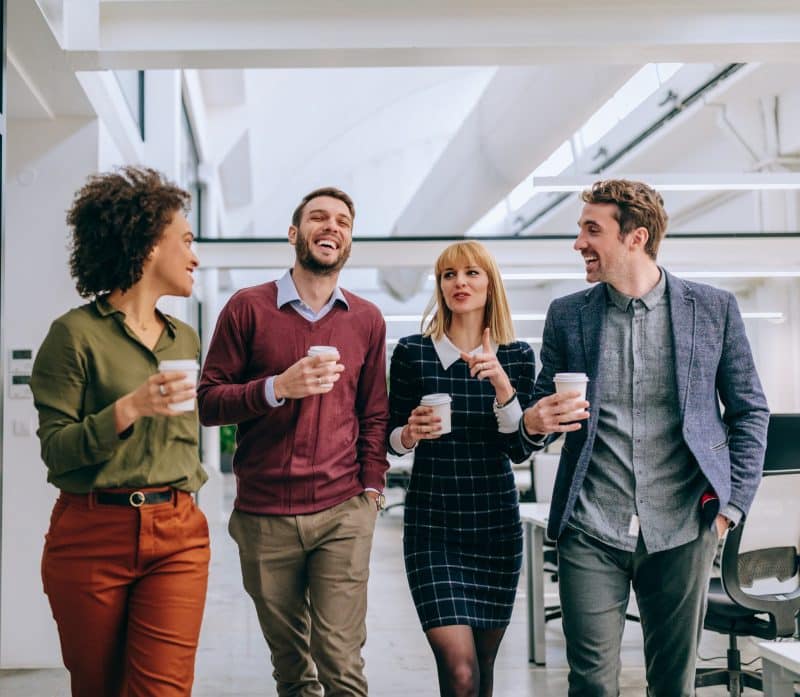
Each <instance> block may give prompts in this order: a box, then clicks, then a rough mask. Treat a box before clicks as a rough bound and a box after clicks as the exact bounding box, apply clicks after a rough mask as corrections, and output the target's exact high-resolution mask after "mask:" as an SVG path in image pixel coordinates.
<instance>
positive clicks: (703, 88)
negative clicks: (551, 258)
mask: <svg viewBox="0 0 800 697" xmlns="http://www.w3.org/2000/svg"><path fill="white" fill-rule="evenodd" d="M744 66H745V63H731V64H730V65H727V66H726V67H725V68H723V69H722V70H720V71H719V72H718V73H717V74H716V75H714V76H713V77H712V78H710V79H709V80H707V81H706V82H704V83H703V84H702V85H700V87H698V88H697V89H696V90H695V91H694V92H692V93H691V94H689V95H688V96H687V97H686V98H685V99H683V100H681V101H680V102H678V103H677V104H676V105H675V106H674V107H673V108H672V109H670V110H669V111H668V112H667V113H666V114H664V115H663V116H662V117H661V118H659V119H658V120H656V121H655V122H654V123H653V124H651V125H650V126H648V127H647V128H646V129H645V130H643V131H642V132H641V133H639V134H638V135H637V136H635V137H634V138H632V139H631V140H629V141H628V142H627V143H626V144H625V145H623V146H622V147H621V148H619V149H618V150H616V151H614V152H613V153H612V154H611V155H610V156H609V157H607V158H606V159H605V160H603V162H602V163H601V164H600V165H599V166H597V167H595V168H594V169H593V170H591V171H590V172H589V174H600V173H602V172H603V171H604V170H606V169H608V168H609V167H611V166H612V165H614V164H615V163H616V162H617V161H618V160H620V159H621V158H623V157H625V155H627V154H628V153H629V152H631V151H632V150H633V149H634V148H636V147H637V146H639V145H640V144H641V143H643V142H644V141H645V140H647V139H648V138H650V136H652V135H653V134H654V133H656V132H657V131H659V130H660V129H661V128H663V127H664V126H666V125H667V124H668V123H669V122H670V121H672V119H674V118H675V117H676V116H678V115H679V114H681V113H682V112H683V111H684V110H685V109H687V108H688V107H689V106H691V105H693V104H694V103H695V102H697V101H698V100H700V99H702V98H703V97H704V95H706V94H707V93H708V92H709V91H710V90H712V89H714V88H715V87H717V86H718V85H719V84H720V83H722V82H724V81H725V80H727V79H728V78H729V77H731V76H732V75H733V74H734V73H736V72H737V71H739V70H741V69H742V68H743V67H744ZM571 196H572V194H560V195H559V196H558V198H556V199H555V200H554V201H552V203H549V204H548V205H547V206H545V207H544V208H543V209H542V210H540V211H539V212H537V213H536V214H535V215H532V216H531V217H530V218H527V219H525V218H522V217H521V216H520V218H519V220H521V227H520V228H519V229H517V230H515V231H514V233H513V234H514V235H516V236H522V233H523V232H524V231H525V230H526V229H527V228H529V227H530V226H531V225H534V224H535V223H536V222H537V221H539V220H540V219H541V218H543V217H544V216H545V215H547V214H548V213H550V211H552V210H554V209H555V208H557V207H558V206H559V205H561V203H563V202H564V201H565V200H567V199H568V198H570V197H571Z"/></svg>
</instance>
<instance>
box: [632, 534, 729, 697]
mask: <svg viewBox="0 0 800 697" xmlns="http://www.w3.org/2000/svg"><path fill="white" fill-rule="evenodd" d="M716 548H717V533H716V531H715V530H713V529H712V530H709V529H705V528H704V529H703V531H702V532H701V533H700V536H699V537H698V538H697V539H696V540H694V541H692V542H689V543H687V544H685V545H681V546H680V547H676V548H675V549H670V550H667V551H666V552H657V553H656V554H649V555H648V554H646V553H645V552H644V548H643V546H642V543H641V541H640V542H639V548H637V550H636V553H635V554H634V575H633V588H634V591H635V593H636V599H637V603H638V605H639V613H640V615H641V620H642V633H643V634H644V654H645V662H646V666H647V684H648V695H649V697H691V696H692V695H694V694H695V689H694V675H695V662H696V656H697V644H698V641H699V637H700V633H701V631H702V628H703V616H704V614H705V607H706V595H707V591H708V578H709V575H710V572H711V563H712V561H713V559H714V553H715V551H716Z"/></svg>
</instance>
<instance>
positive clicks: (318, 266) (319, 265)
mask: <svg viewBox="0 0 800 697" xmlns="http://www.w3.org/2000/svg"><path fill="white" fill-rule="evenodd" d="M351 247H352V244H351V243H349V242H348V243H347V246H344V247H341V248H340V250H339V258H338V259H337V260H336V261H333V262H330V263H326V262H324V261H320V260H319V259H317V258H316V257H315V256H314V255H313V253H312V252H311V247H309V246H308V240H307V239H306V238H305V236H304V235H302V234H298V235H297V241H296V242H295V254H297V261H299V262H300V266H302V267H303V268H304V269H305V270H306V271H310V272H311V273H313V274H316V275H317V276H330V275H332V274H335V273H338V272H339V271H341V270H342V267H343V266H344V265H345V263H346V262H347V260H348V259H349V258H350V249H351Z"/></svg>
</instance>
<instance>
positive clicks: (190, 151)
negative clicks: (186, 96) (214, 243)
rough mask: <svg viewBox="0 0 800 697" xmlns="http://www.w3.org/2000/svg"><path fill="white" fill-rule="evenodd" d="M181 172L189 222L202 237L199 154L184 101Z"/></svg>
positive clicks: (182, 102) (195, 232) (201, 187)
mask: <svg viewBox="0 0 800 697" xmlns="http://www.w3.org/2000/svg"><path fill="white" fill-rule="evenodd" d="M180 157H181V172H180V185H181V186H182V187H183V188H184V189H186V190H187V191H188V192H189V193H191V195H192V210H191V212H190V214H189V222H190V223H191V225H192V230H193V232H194V236H195V237H198V238H199V237H202V236H203V227H202V223H203V220H202V215H201V208H202V203H203V198H202V197H203V186H202V183H201V181H200V174H199V170H200V154H199V153H198V151H197V141H196V140H195V137H194V131H193V129H192V122H191V121H190V120H189V112H188V111H187V110H186V101H185V100H181V154H180Z"/></svg>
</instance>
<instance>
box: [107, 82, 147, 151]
mask: <svg viewBox="0 0 800 697" xmlns="http://www.w3.org/2000/svg"><path fill="white" fill-rule="evenodd" d="M114 77H116V78H117V82H118V83H119V88H120V90H122V96H123V97H125V102H126V103H127V105H128V109H129V110H130V112H131V116H132V117H133V120H134V121H135V122H136V126H137V127H138V128H139V135H140V136H141V137H142V140H144V70H115V71H114Z"/></svg>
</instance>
